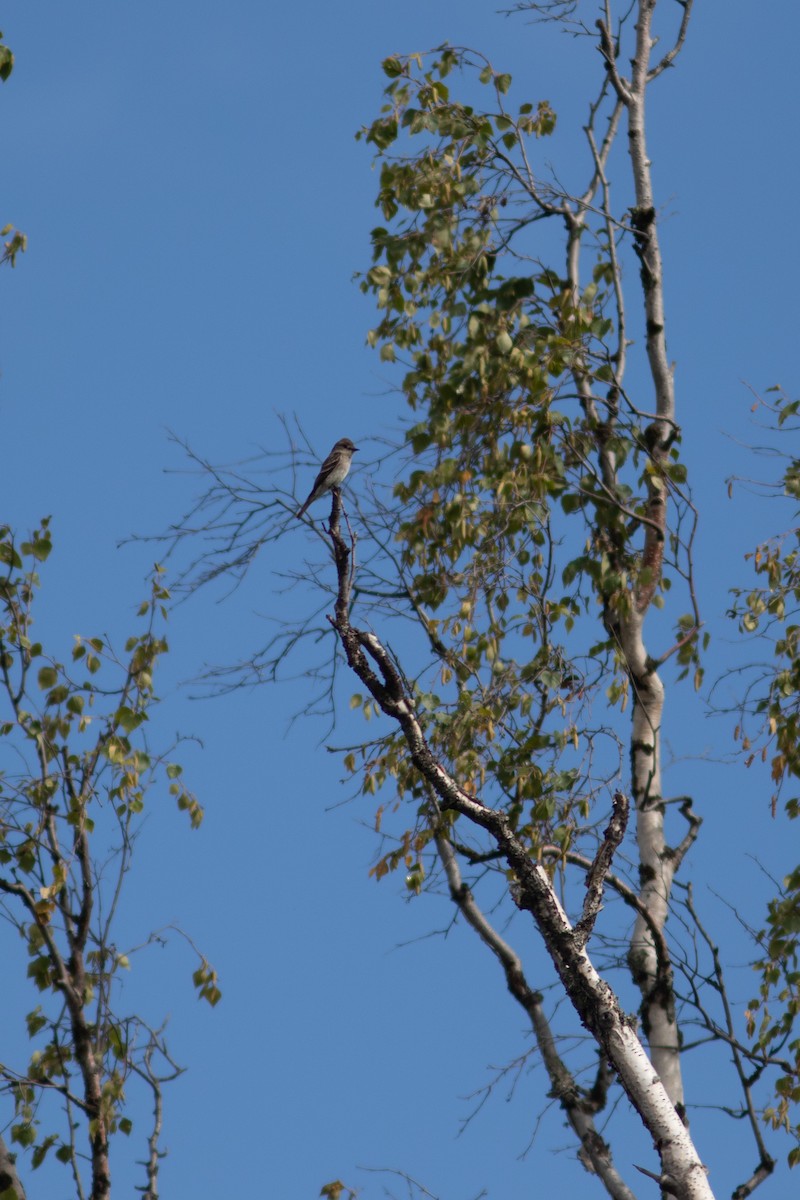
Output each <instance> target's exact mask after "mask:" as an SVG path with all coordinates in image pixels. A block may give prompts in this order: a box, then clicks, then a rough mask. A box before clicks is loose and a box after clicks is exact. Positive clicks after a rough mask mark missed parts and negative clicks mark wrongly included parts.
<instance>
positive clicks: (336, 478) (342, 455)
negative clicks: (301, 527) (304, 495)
mask: <svg viewBox="0 0 800 1200" xmlns="http://www.w3.org/2000/svg"><path fill="white" fill-rule="evenodd" d="M357 449H358V446H354V445H353V443H352V442H351V441H350V438H339V441H338V442H337V443H336V445H335V446H334V447H333V449H332V450H331V452H330V454H329V455H328V457H327V458H326V459H325V462H324V463H323V464H322V466H321V467H320V469H319V475H317V478H316V479H315V480H314V486H313V487H312V489H311V492H310V494H309V497H308V499H307V500H306V502H305V504H304V505H303V506H302V508H298V510H297V513H296V514H295V515H296V516H298V517H302V515H303V513H304V512H305V511H306V509H307V508H308V506H309V504H313V503H314V501H315V500H319V498H320V496H324V495H325V493H326V492H329V491H330V490H331V488H335V487H339V485H340V484H341V483H342V482H343V481H344V478H345V476H346V475H347V472H348V471H349V470H350V463H351V462H352V461H353V455H354V454H355V452H356V450H357Z"/></svg>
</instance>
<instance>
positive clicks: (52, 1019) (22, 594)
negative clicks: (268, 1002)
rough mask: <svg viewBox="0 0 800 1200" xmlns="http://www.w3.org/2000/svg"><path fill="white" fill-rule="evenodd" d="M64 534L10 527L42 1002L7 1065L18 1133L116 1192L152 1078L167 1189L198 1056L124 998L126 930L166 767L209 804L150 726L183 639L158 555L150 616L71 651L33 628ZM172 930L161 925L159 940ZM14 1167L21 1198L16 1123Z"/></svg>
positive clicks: (5, 652)
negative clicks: (176, 1125)
mask: <svg viewBox="0 0 800 1200" xmlns="http://www.w3.org/2000/svg"><path fill="white" fill-rule="evenodd" d="M51 549H52V543H51V537H50V529H49V522H48V521H43V522H42V523H41V525H40V527H39V529H37V530H36V531H35V532H34V533H33V534H32V536H31V538H30V539H29V540H28V541H24V542H21V543H19V544H17V542H16V541H15V539H14V537H13V535H12V534H11V532H10V530H9V529H8V528H7V527H2V528H0V564H1V565H2V571H1V573H0V603H2V618H1V619H0V694H1V695H2V723H0V739H1V740H2V741H1V745H2V752H3V766H2V771H0V820H1V822H2V824H0V911H2V914H3V917H4V919H5V921H6V924H7V926H8V927H10V928H11V929H14V930H15V931H16V933H17V934H18V938H17V944H18V945H19V944H22V945H24V947H25V949H26V952H27V959H28V966H27V975H28V978H29V979H30V980H31V982H32V984H33V986H34V987H35V989H36V990H37V992H38V993H39V1002H38V1003H37V1004H36V1005H35V1007H34V1008H32V1009H31V1010H30V1011H29V1012H28V1013H27V1016H26V1025H27V1031H28V1036H29V1038H30V1040H31V1041H32V1043H33V1046H34V1048H33V1051H32V1054H31V1058H30V1061H29V1062H28V1063H25V1064H21V1063H18V1064H16V1065H13V1064H10V1063H8V1062H6V1061H5V1054H4V1062H3V1065H2V1066H0V1078H2V1081H3V1086H4V1088H5V1090H6V1091H8V1092H9V1093H10V1094H11V1096H12V1097H13V1100H14V1107H15V1121H14V1123H13V1125H12V1127H11V1140H12V1142H13V1143H16V1144H17V1145H19V1146H20V1147H22V1148H23V1149H25V1150H28V1151H30V1153H31V1163H32V1166H33V1167H39V1166H40V1165H41V1164H42V1163H43V1162H44V1160H45V1158H46V1157H47V1155H48V1153H49V1152H50V1151H51V1150H52V1151H53V1153H54V1154H55V1157H56V1158H57V1159H59V1160H60V1161H61V1162H62V1163H64V1164H65V1165H66V1166H67V1167H68V1169H69V1171H70V1173H71V1175H72V1178H73V1185H74V1189H75V1195H76V1196H81V1197H82V1196H90V1197H91V1200H101V1198H102V1197H106V1196H109V1195H110V1194H111V1143H112V1139H113V1136H114V1135H115V1134H118V1133H119V1134H125V1135H130V1134H131V1132H132V1131H133V1121H132V1120H131V1117H130V1115H128V1102H129V1100H130V1095H129V1093H130V1092H131V1091H132V1090H133V1091H135V1087H136V1085H137V1084H139V1085H141V1086H142V1087H143V1088H144V1089H145V1092H146V1093H149V1094H150V1098H151V1101H152V1112H153V1120H152V1126H151V1128H150V1131H149V1134H148V1135H147V1136H146V1137H145V1140H144V1147H143V1148H144V1166H145V1177H146V1183H145V1186H144V1188H143V1189H142V1190H143V1192H144V1194H145V1195H146V1196H147V1197H149V1198H150V1200H155V1198H156V1197H157V1195H158V1173H159V1161H160V1157H161V1149H160V1146H161V1133H162V1123H163V1089H164V1084H165V1083H167V1082H168V1081H170V1080H171V1079H174V1078H175V1077H176V1076H177V1075H178V1074H180V1073H181V1070H182V1068H180V1067H178V1065H177V1064H176V1063H175V1062H174V1060H173V1058H172V1056H171V1054H170V1052H169V1048H168V1045H167V1042H166V1038H165V1034H164V1028H163V1026H162V1025H158V1026H155V1025H153V1024H151V1023H149V1022H148V1021H147V1020H146V1019H145V1018H144V1017H142V1016H140V1015H137V1014H136V1013H129V1012H126V1011H125V1010H123V1009H122V1007H121V996H120V978H121V976H122V974H124V973H125V972H127V971H129V970H130V968H131V958H132V953H133V952H132V951H124V950H123V949H122V948H121V947H120V946H119V945H118V943H117V940H116V939H117V936H118V935H117V934H116V928H117V924H118V921H117V918H118V916H119V913H120V909H121V906H122V903H123V899H124V895H125V884H126V879H127V876H128V874H129V872H130V871H131V868H132V865H133V856H134V847H135V842H136V837H137V832H138V828H139V826H140V824H141V821H142V814H143V812H144V810H145V806H146V797H147V792H148V790H149V789H150V788H151V787H152V786H153V785H154V784H157V783H158V782H159V780H166V782H167V787H168V789H169V791H170V792H171V793H172V795H173V797H174V798H175V800H176V802H177V804H178V807H179V808H180V809H181V810H183V811H185V812H186V814H187V816H188V818H189V821H190V824H191V826H192V827H193V828H197V827H198V826H199V824H200V822H201V820H202V810H201V808H200V806H199V804H198V802H197V800H196V799H195V797H194V796H193V795H192V794H191V793H190V792H189V791H188V790H187V789H186V787H185V786H184V784H183V782H182V780H181V768H180V766H179V764H178V763H176V762H173V761H171V754H170V752H169V751H167V750H165V751H162V752H160V753H157V752H155V751H154V750H153V749H152V748H151V747H149V746H148V745H147V742H146V739H145V737H144V734H145V729H146V725H147V722H148V720H149V716H150V712H151V709H152V707H153V705H154V703H155V700H156V696H155V692H154V690H153V674H154V671H155V669H156V666H157V663H158V660H159V658H160V657H161V656H162V655H163V654H164V653H165V652H166V650H167V643H166V640H165V638H164V636H163V632H162V631H161V630H160V626H161V624H162V623H163V620H164V618H165V615H166V610H165V605H166V602H167V600H168V596H169V594H168V592H167V591H166V589H165V587H164V584H163V580H162V573H161V572H160V571H156V572H155V574H154V576H153V579H152V584H151V591H150V596H149V597H148V599H147V600H146V601H145V602H144V603H143V604H142V605H141V607H140V609H139V616H140V618H141V620H142V621H143V625H144V627H143V629H142V631H141V632H140V633H138V634H135V635H134V636H132V637H131V638H129V639H128V641H127V642H126V644H125V650H124V654H123V655H121V656H117V655H116V653H115V652H114V650H113V648H112V647H111V646H109V645H108V642H107V640H106V639H104V638H100V637H76V639H75V643H74V645H73V647H72V652H71V655H70V662H69V665H64V664H63V663H61V662H59V661H58V660H57V659H56V658H54V657H52V656H51V655H50V654H48V653H47V651H46V650H45V649H44V647H43V646H42V644H41V643H40V642H38V641H37V640H36V636H35V633H34V629H33V626H34V623H35V618H34V609H35V606H36V599H37V594H38V590H39V569H40V566H41V564H43V563H44V562H45V561H46V560H47V558H48V557H49V555H50V552H51ZM177 932H179V931H177ZM165 938H166V933H165V932H161V933H158V934H155V933H154V934H152V935H150V937H149V939H146V944H153V943H162V944H163V942H164V940H165ZM8 957H9V958H10V957H11V952H10V951H9V952H8ZM198 958H199V962H198V965H197V968H196V970H195V972H194V983H195V987H196V988H197V991H198V994H199V995H200V996H201V997H203V998H204V999H206V1000H208V1001H209V1002H210V1003H212V1004H214V1003H216V1001H217V999H218V998H219V990H218V987H217V982H216V976H215V974H214V971H213V969H212V968H211V967H210V965H209V964H208V962H207V961H206V960H205V959H204V958H203V957H202V956H201V955H198ZM59 1109H60V1114H59ZM87 1160H88V1163H89V1166H88V1169H87V1168H86V1166H85V1163H86V1161H87ZM84 1171H86V1173H87V1174H88V1182H87V1183H84V1181H83V1175H84ZM0 1183H2V1188H3V1190H2V1194H3V1196H4V1197H7V1198H8V1200H11V1198H12V1197H14V1196H16V1198H17V1200H23V1197H24V1190H23V1186H22V1184H21V1182H20V1179H19V1176H18V1175H17V1172H16V1168H15V1166H14V1158H13V1156H12V1155H11V1154H10V1153H9V1151H8V1148H7V1147H6V1145H5V1143H4V1142H2V1139H0Z"/></svg>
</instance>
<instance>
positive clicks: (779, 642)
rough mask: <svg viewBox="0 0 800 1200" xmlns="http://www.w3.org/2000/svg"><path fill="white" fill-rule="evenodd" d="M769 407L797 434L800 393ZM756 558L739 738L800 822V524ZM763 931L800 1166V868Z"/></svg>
mask: <svg viewBox="0 0 800 1200" xmlns="http://www.w3.org/2000/svg"><path fill="white" fill-rule="evenodd" d="M772 390H773V392H777V391H778V389H772ZM765 407H767V409H768V410H769V412H770V413H771V415H772V416H773V417H774V419H775V422H776V428H777V430H779V431H781V432H782V433H783V434H784V435H785V434H786V433H787V432H791V433H796V428H797V427H796V420H797V415H798V412H799V411H800V402H799V401H797V400H790V399H789V398H788V397H786V396H785V395H783V394H782V393H780V392H779V394H778V395H777V397H775V398H774V402H773V403H771V404H768V405H765ZM777 490H778V491H779V492H782V493H783V495H784V496H785V497H787V498H788V499H789V500H790V501H792V502H793V503H796V502H797V501H798V499H800V459H798V458H797V457H788V459H787V462H786V465H785V467H784V470H783V473H782V475H781V478H780V481H779V484H778V489H777ZM794 517H795V520H796V519H797V510H796V509H795V511H794ZM747 557H748V558H750V559H751V560H752V563H753V567H754V570H755V573H756V575H757V576H758V577H759V579H760V580H761V581H763V582H760V583H759V585H758V586H756V587H753V588H751V589H750V590H748V591H745V590H743V589H736V590H735V592H734V595H735V598H736V599H735V604H734V607H733V609H732V613H731V615H732V616H733V617H735V618H736V619H737V620H738V622H739V626H740V629H741V631H742V633H744V634H745V635H746V636H748V638H749V639H750V640H751V641H753V642H754V644H759V643H761V642H764V641H765V640H766V642H767V644H768V645H769V646H770V647H771V651H772V654H771V658H770V659H768V660H767V662H765V663H764V664H762V666H761V667H760V668H754V672H753V673H754V678H752V679H751V680H750V683H749V686H748V690H747V694H746V697H745V702H744V706H743V709H744V711H743V717H742V721H741V723H740V725H739V726H738V727H737V730H736V736H737V739H739V740H740V742H741V745H742V749H743V753H745V754H746V755H747V759H746V761H747V763H748V765H749V764H750V763H752V762H753V760H754V759H755V758H756V756H757V755H758V756H759V757H760V758H761V759H762V760H763V761H765V762H768V764H769V768H770V775H771V779H772V783H773V785H774V789H775V790H774V792H773V796H772V809H773V815H774V814H775V811H776V808H777V805H778V801H779V800H781V799H782V800H783V808H784V811H785V812H786V814H787V816H788V817H789V819H791V820H796V819H797V818H798V817H800V797H798V795H797V794H796V792H795V789H794V788H790V791H791V794H790V795H788V796H787V795H786V794H785V789H786V788H787V786H790V785H791V784H792V783H794V782H795V781H796V780H798V779H800V618H799V614H800V530H798V529H797V528H793V529H790V530H789V531H787V532H786V533H784V534H782V535H780V536H778V537H775V538H772V539H770V540H769V541H767V542H764V543H763V544H762V545H760V546H758V547H757V548H756V550H755V551H754V552H753V553H752V554H750V555H748V556H747ZM795 786H796V785H795ZM758 936H759V943H760V945H761V947H762V948H763V954H762V956H761V957H759V959H758V961H757V962H756V964H755V966H756V969H757V971H758V972H759V974H760V977H761V980H760V986H759V993H758V996H757V997H756V998H754V999H753V1000H751V1002H750V1005H749V1012H748V1025H749V1032H750V1034H751V1036H752V1037H754V1038H755V1040H756V1043H757V1044H758V1045H759V1046H760V1047H761V1048H762V1049H763V1051H764V1053H765V1054H768V1055H770V1056H772V1057H773V1058H774V1059H777V1060H778V1061H779V1062H780V1067H781V1074H780V1077H779V1078H778V1081H777V1085H776V1095H775V1104H774V1105H773V1106H771V1107H770V1108H768V1110H767V1113H766V1116H767V1118H768V1119H769V1120H770V1122H771V1123H772V1125H773V1126H774V1127H775V1128H785V1129H787V1130H791V1131H793V1133H794V1136H795V1138H796V1139H797V1141H798V1143H799V1144H798V1146H796V1147H794V1148H793V1150H792V1151H791V1154H790V1161H791V1162H792V1164H793V1165H794V1164H798V1163H800V1120H798V1117H797V1111H798V1105H800V1037H798V1036H796V1034H795V1033H794V1030H795V1026H796V1023H797V1018H798V1016H800V965H799V964H798V959H800V867H796V868H795V869H794V870H792V871H790V872H789V874H788V875H787V876H786V877H785V878H784V879H783V881H782V885H781V887H780V888H779V889H778V892H777V895H776V896H775V898H774V899H773V900H772V901H771V902H770V904H769V909H768V913H767V924H766V928H765V929H764V930H762V931H761V932H760V933H759V935H758Z"/></svg>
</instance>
